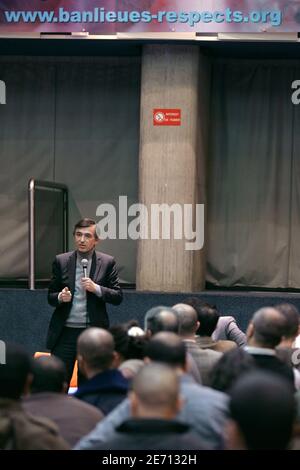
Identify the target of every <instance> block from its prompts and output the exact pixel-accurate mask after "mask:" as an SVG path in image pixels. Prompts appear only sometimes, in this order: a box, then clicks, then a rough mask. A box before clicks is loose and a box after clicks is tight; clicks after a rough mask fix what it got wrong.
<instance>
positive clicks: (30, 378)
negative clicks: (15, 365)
mask: <svg viewBox="0 0 300 470" xmlns="http://www.w3.org/2000/svg"><path fill="white" fill-rule="evenodd" d="M32 382H33V374H31V373H29V374H28V375H27V377H26V380H25V384H24V389H23V395H24V396H26V395H30V392H31V385H32Z"/></svg>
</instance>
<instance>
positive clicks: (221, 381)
mask: <svg viewBox="0 0 300 470" xmlns="http://www.w3.org/2000/svg"><path fill="white" fill-rule="evenodd" d="M256 368H257V366H256V364H255V361H254V359H253V357H252V356H251V354H249V353H247V352H246V351H245V350H244V349H241V348H235V349H231V350H230V351H227V352H226V353H224V354H223V356H222V357H221V359H220V360H219V361H218V362H217V364H216V365H215V366H214V367H213V368H212V371H211V374H210V385H211V387H212V388H214V389H215V390H219V391H220V392H224V393H228V391H229V390H230V388H231V387H232V386H233V384H234V383H235V382H236V381H237V380H238V379H239V378H240V377H241V376H242V375H243V374H245V373H246V372H247V373H248V372H250V371H252V370H254V369H256Z"/></svg>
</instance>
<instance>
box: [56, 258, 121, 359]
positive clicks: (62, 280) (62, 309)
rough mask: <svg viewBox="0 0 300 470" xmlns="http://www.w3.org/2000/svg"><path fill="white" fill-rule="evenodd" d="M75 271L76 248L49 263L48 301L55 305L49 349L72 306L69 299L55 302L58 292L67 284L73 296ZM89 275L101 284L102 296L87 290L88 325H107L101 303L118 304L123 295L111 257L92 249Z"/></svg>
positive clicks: (57, 337)
mask: <svg viewBox="0 0 300 470" xmlns="http://www.w3.org/2000/svg"><path fill="white" fill-rule="evenodd" d="M75 275H76V251H70V252H68V253H63V254H61V255H57V256H56V258H55V261H54V263H53V267H52V279H51V283H50V286H49V290H48V302H49V304H50V305H52V306H53V307H55V311H54V313H53V315H52V318H51V321H50V325H49V329H48V335H47V348H49V349H50V350H53V348H54V346H55V345H56V343H57V341H58V339H59V337H60V335H61V333H62V330H63V328H64V325H65V323H66V320H67V318H68V315H69V313H70V310H71V307H72V301H71V302H62V303H59V301H58V294H59V293H60V292H61V290H62V289H63V288H64V287H68V288H69V289H70V291H71V293H72V299H73V298H74V290H75ZM90 278H91V279H92V280H93V281H94V282H95V283H96V284H98V285H99V286H101V291H102V297H98V296H97V295H95V294H93V293H92V292H87V312H88V316H89V321H90V326H97V327H100V328H108V326H109V320H108V315H107V312H106V307H105V303H106V302H108V303H111V304H114V305H119V304H120V303H121V302H122V298H123V297H122V291H121V288H120V285H119V279H118V272H117V268H116V263H115V260H114V258H113V257H112V256H109V255H107V254H105V253H101V252H99V251H95V252H94V254H93V258H92V265H91V271H90Z"/></svg>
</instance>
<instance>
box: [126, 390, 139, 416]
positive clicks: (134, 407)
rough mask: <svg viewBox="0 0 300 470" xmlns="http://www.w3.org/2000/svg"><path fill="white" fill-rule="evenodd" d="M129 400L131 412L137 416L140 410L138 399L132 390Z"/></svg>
mask: <svg viewBox="0 0 300 470" xmlns="http://www.w3.org/2000/svg"><path fill="white" fill-rule="evenodd" d="M128 398H129V402H130V411H131V415H132V416H137V410H138V399H137V397H136V394H135V393H134V392H133V391H132V390H131V391H130V392H129V393H128Z"/></svg>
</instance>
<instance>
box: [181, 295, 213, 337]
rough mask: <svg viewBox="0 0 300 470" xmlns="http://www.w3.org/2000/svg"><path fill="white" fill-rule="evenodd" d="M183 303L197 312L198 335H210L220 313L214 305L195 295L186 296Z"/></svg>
mask: <svg viewBox="0 0 300 470" xmlns="http://www.w3.org/2000/svg"><path fill="white" fill-rule="evenodd" d="M183 303H184V304H187V305H190V306H191V307H193V308H194V309H195V310H196V312H197V317H198V322H199V323H200V325H199V328H198V330H197V334H198V335H199V336H211V335H212V334H213V332H214V331H215V329H216V326H217V323H218V320H219V318H220V315H219V313H218V311H217V308H216V307H215V306H214V305H210V304H208V303H204V302H202V300H200V299H198V298H197V297H188V298H187V299H184V301H183Z"/></svg>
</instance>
